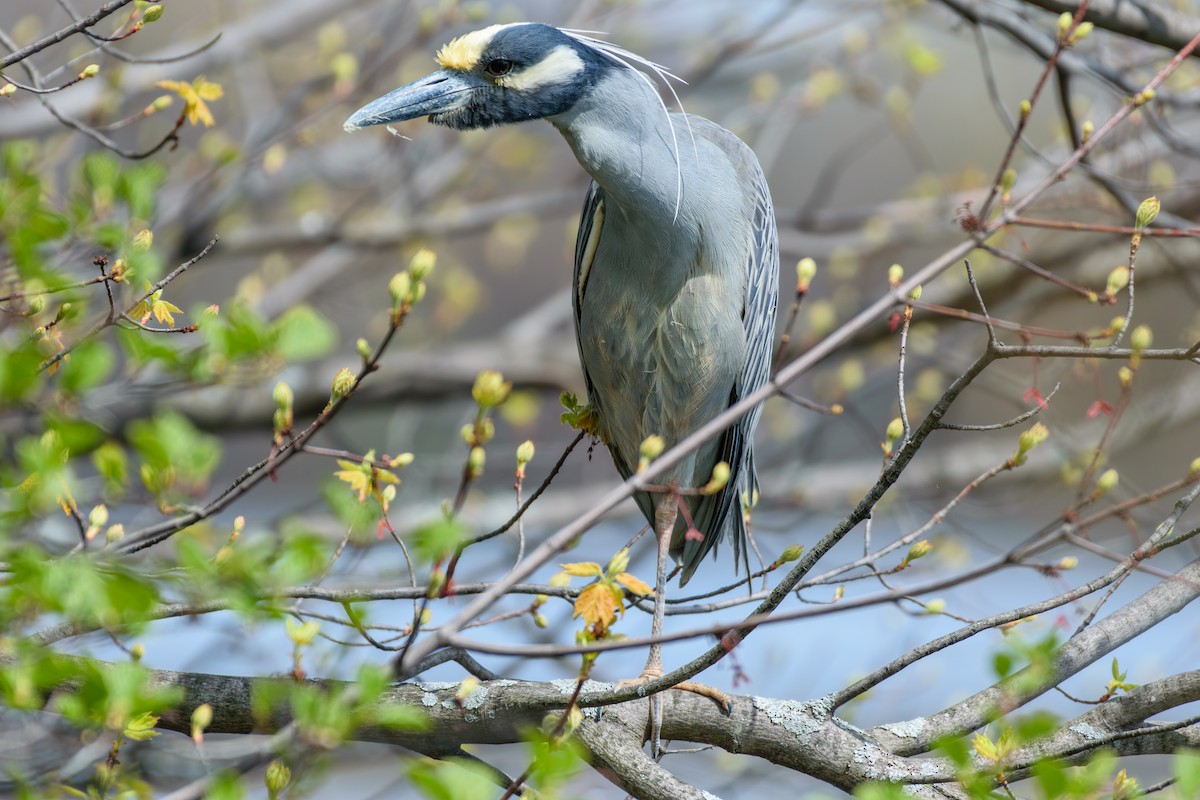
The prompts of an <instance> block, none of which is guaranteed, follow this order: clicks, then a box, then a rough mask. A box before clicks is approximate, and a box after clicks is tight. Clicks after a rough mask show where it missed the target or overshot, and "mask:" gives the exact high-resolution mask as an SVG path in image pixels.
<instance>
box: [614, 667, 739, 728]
mask: <svg viewBox="0 0 1200 800" xmlns="http://www.w3.org/2000/svg"><path fill="white" fill-rule="evenodd" d="M662 676H663V673H662V670H661V669H651V668H649V667H647V668H646V669H644V670H642V674H641V675H639V676H637V677H636V678H627V679H626V680H623V681H618V682H617V685H618V686H637V685H638V684H642V683H648V682H650V681H652V680H655V679H657V678H661V677H662ZM670 688H671V689H675V690H678V691H680V692H691V693H692V694H698V695H700V696H701V697H707V698H708V699H709V700H712V701H713V702H714V703H716V704H717V707H718V708H720V709H721V713H722V714H724V715H725V716H729V713H730V712H731V711H732V710H733V701H732V700H730V699H729V695H727V694H725V693H724V692H722V691H721V690H720V689H718V688H716V687H715V686H709V685H708V684H706V683H697V682H695V681H680V682H679V683H677V684H675V685H674V686H672V687H670Z"/></svg>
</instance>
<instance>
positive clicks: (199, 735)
mask: <svg viewBox="0 0 1200 800" xmlns="http://www.w3.org/2000/svg"><path fill="white" fill-rule="evenodd" d="M212 718H213V708H212V706H211V705H209V704H208V703H201V704H200V705H198V706H196V710H195V711H193V712H192V741H194V742H195V743H196V744H200V743H201V742H202V741H203V740H204V731H205V730H207V729H208V726H209V725H210V724H211V723H212Z"/></svg>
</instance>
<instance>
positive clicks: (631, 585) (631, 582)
mask: <svg viewBox="0 0 1200 800" xmlns="http://www.w3.org/2000/svg"><path fill="white" fill-rule="evenodd" d="M613 580H615V581H616V582H617V583H619V584H621V585H622V586H624V587H625V588H626V589H628V590H629V591H631V592H633V593H634V594H638V595H641V596H642V597H649V596H651V595H653V594H654V590H653V589H651V588H650V587H649V586H648V585H647V584H646V583H645V582H644V581H642V580H641V579H640V578H637V577H635V576H633V575H630V574H629V573H628V572H622V573H620V574H618V575H617V576H616V577H615V578H613Z"/></svg>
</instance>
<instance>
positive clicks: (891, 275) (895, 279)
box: [887, 264, 904, 286]
mask: <svg viewBox="0 0 1200 800" xmlns="http://www.w3.org/2000/svg"><path fill="white" fill-rule="evenodd" d="M887 278H888V286H899V285H900V281H902V280H904V267H902V266H900V265H899V264H892V265H891V266H890V267H888V272H887Z"/></svg>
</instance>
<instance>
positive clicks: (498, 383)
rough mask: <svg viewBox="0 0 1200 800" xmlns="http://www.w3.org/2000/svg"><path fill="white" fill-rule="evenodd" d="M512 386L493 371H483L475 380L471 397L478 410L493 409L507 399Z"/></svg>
mask: <svg viewBox="0 0 1200 800" xmlns="http://www.w3.org/2000/svg"><path fill="white" fill-rule="evenodd" d="M511 391H512V384H511V383H508V382H506V381H505V380H504V376H503V375H501V374H500V373H499V372H497V371H496V370H494V369H485V370H483V371H482V372H480V373H479V375H478V376H476V378H475V385H474V386H473V387H472V388H471V396H472V397H473V398H475V402H476V403H478V404H479V407H480V408H495V407H496V406H498V405H500V404H501V403H503V402H504V401H505V400H507V399H508V394H509V392H511Z"/></svg>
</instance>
